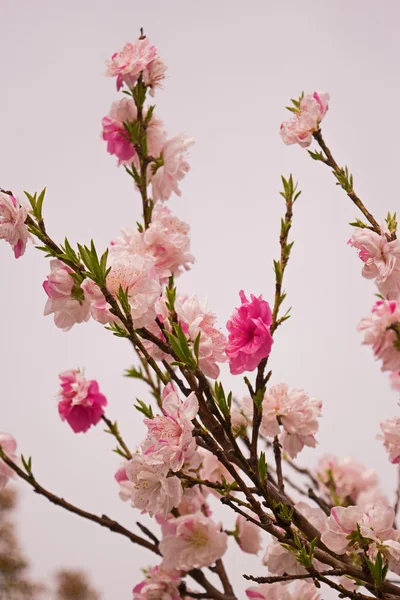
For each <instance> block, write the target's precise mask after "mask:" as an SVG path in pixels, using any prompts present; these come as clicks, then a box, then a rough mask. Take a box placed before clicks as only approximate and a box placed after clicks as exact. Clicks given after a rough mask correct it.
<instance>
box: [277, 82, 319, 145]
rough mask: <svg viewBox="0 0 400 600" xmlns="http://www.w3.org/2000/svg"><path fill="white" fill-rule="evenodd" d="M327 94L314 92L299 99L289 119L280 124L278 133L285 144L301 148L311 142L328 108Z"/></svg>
mask: <svg viewBox="0 0 400 600" xmlns="http://www.w3.org/2000/svg"><path fill="white" fill-rule="evenodd" d="M328 102H329V94H327V93H319V92H314V93H313V94H306V95H305V96H303V97H302V98H301V100H300V106H299V108H298V109H297V110H296V109H294V110H295V113H294V115H293V117H292V118H291V119H290V121H286V122H284V123H282V124H281V129H280V134H281V137H282V140H283V142H284V143H285V144H287V145H288V144H299V145H300V146H302V147H303V148H306V147H307V146H309V145H310V144H311V142H312V135H313V133H314V132H315V131H317V130H318V128H319V124H320V123H321V121H322V119H323V118H324V116H325V114H326V112H327V110H328Z"/></svg>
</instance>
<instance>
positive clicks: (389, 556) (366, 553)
mask: <svg viewBox="0 0 400 600" xmlns="http://www.w3.org/2000/svg"><path fill="white" fill-rule="evenodd" d="M166 70H167V67H166V65H165V63H164V62H163V60H162V58H161V57H160V55H159V52H158V49H157V48H156V47H155V46H154V45H152V44H151V42H150V40H149V39H148V38H147V37H146V36H145V35H143V33H142V34H141V35H140V37H139V39H138V40H136V41H135V42H134V43H128V44H126V45H125V46H124V47H123V48H122V50H121V51H120V52H116V53H115V54H114V55H113V56H112V57H111V59H110V61H109V62H108V65H107V72H106V75H108V76H109V77H113V78H115V80H116V88H117V92H120V96H119V99H118V100H116V101H115V102H114V103H113V104H112V106H111V109H110V110H109V112H108V113H107V115H106V116H105V117H104V118H103V120H102V137H103V140H104V141H105V142H106V144H107V151H108V152H109V154H111V155H113V156H115V157H116V159H117V164H118V165H120V166H121V167H122V170H123V171H124V172H125V173H126V174H127V176H128V177H130V178H131V180H132V185H133V186H134V187H135V189H136V191H137V193H138V197H140V198H141V212H142V219H141V220H140V221H138V222H137V226H136V228H133V229H132V228H126V229H123V230H122V232H121V235H120V236H119V237H118V236H117V237H113V239H112V241H111V242H110V244H109V247H108V248H107V249H105V251H104V252H102V253H99V252H98V250H97V248H96V246H95V243H94V242H93V241H91V242H90V243H89V244H86V245H85V244H83V243H82V244H78V245H77V247H75V248H74V247H72V246H71V244H70V243H69V241H68V239H67V238H65V240H64V242H63V243H59V242H57V241H55V240H54V239H53V238H52V237H51V235H50V233H49V232H48V229H47V227H46V225H45V221H44V217H43V202H44V198H45V192H44V191H42V192H41V193H34V194H26V196H27V200H28V202H29V204H24V203H22V202H21V201H20V200H18V199H17V198H16V196H15V195H14V194H13V193H12V192H11V191H5V190H2V191H1V192H0V237H1V238H3V239H4V240H6V241H7V242H9V244H10V245H11V247H12V249H13V252H14V255H15V257H16V258H19V257H21V256H22V255H23V254H24V252H25V249H26V247H27V245H28V244H29V243H31V244H34V245H36V247H37V248H38V249H39V250H42V251H44V252H45V254H46V257H48V258H50V259H51V260H50V265H49V268H50V273H49V275H48V277H47V279H46V281H45V282H44V284H43V288H44V292H45V294H46V295H47V300H46V303H45V308H44V314H45V315H50V314H53V315H54V323H55V326H56V327H58V328H59V329H62V330H63V331H68V330H70V329H71V328H72V327H75V326H77V325H80V326H82V327H83V326H84V325H83V324H84V323H85V322H87V321H88V320H89V319H90V318H92V319H94V320H95V321H97V322H98V323H99V324H100V325H102V326H104V327H106V329H108V330H109V331H110V332H111V333H112V334H114V335H115V336H117V337H120V338H123V339H125V341H127V342H129V343H130V344H131V345H132V347H133V350H134V351H135V353H136V356H137V364H136V366H135V367H133V368H132V369H131V370H130V371H129V372H128V375H129V376H130V377H133V378H136V379H140V380H142V381H143V382H145V383H146V384H147V386H148V388H149V392H150V395H151V397H152V402H151V403H150V404H147V403H146V402H144V401H142V400H139V401H138V404H137V405H136V409H137V411H138V416H139V415H141V416H142V417H144V425H145V427H146V429H147V435H146V437H145V439H144V440H142V442H141V443H140V444H139V446H138V447H131V446H130V445H129V444H128V443H127V442H126V441H125V440H126V438H124V436H123V434H122V433H121V430H120V426H119V425H118V424H117V423H116V422H114V421H113V420H112V419H111V417H110V414H109V412H108V411H109V409H108V402H107V399H106V398H105V396H104V395H103V394H102V393H101V391H100V390H101V382H100V384H99V383H98V382H97V381H96V380H92V379H89V378H88V377H87V376H86V374H85V373H84V372H83V371H80V370H77V369H73V368H71V365H66V367H68V368H69V370H66V371H65V372H63V373H61V374H60V391H59V404H58V411H59V415H60V417H61V419H62V420H63V421H66V423H67V424H68V425H69V426H70V428H71V429H72V432H74V433H86V434H87V435H90V429H91V427H94V426H96V425H97V424H98V423H100V421H103V423H105V424H106V426H107V432H108V433H110V434H112V435H113V436H114V437H115V440H116V443H117V448H116V451H117V453H118V454H119V455H120V458H121V462H120V464H119V465H116V472H115V475H114V479H115V486H116V493H118V490H119V495H120V497H121V500H123V501H125V502H129V503H130V504H131V505H132V507H133V508H136V509H137V510H139V511H141V513H146V514H148V515H150V517H152V518H153V520H154V528H152V529H151V530H150V528H147V527H144V526H140V530H141V534H143V535H139V533H138V532H134V531H131V530H128V529H126V528H125V527H123V526H122V525H120V524H119V523H118V522H117V521H116V520H114V519H110V518H108V517H105V516H97V515H95V514H93V513H90V512H88V511H87V510H84V509H82V508H80V507H78V506H75V505H73V504H71V503H70V502H68V501H67V500H65V499H64V498H62V497H61V496H58V495H56V494H55V493H54V492H52V491H50V490H48V489H47V488H46V487H44V486H43V485H42V484H41V483H40V482H39V481H38V480H37V479H36V477H35V474H34V472H33V470H32V460H31V459H30V458H29V459H27V458H26V457H24V456H23V455H21V456H20V457H19V455H18V454H17V445H16V441H15V440H14V438H13V437H12V436H11V435H10V434H8V433H3V434H0V458H1V462H0V486H1V487H4V486H5V485H6V483H7V481H8V479H10V478H11V477H19V478H21V479H23V480H24V481H25V482H26V483H27V484H28V485H30V486H31V487H32V488H33V489H34V490H35V491H36V492H37V493H38V494H40V495H42V496H44V497H45V498H47V499H48V500H50V501H51V502H52V503H54V504H56V505H58V506H60V507H62V508H64V509H65V510H67V511H69V512H71V513H74V514H75V515H78V516H79V517H81V518H83V519H88V520H90V521H92V522H94V523H97V524H98V525H100V526H103V527H105V528H108V529H110V530H111V531H113V532H114V533H116V534H119V535H122V536H125V537H127V538H128V539H129V540H130V541H131V542H132V543H133V544H137V545H139V546H142V547H143V548H145V549H147V550H148V551H149V552H153V553H154V554H155V555H156V556H157V560H158V563H157V564H156V565H155V566H153V567H149V568H147V569H145V570H144V575H143V579H142V580H141V581H135V582H132V585H133V591H132V595H133V596H132V597H133V599H134V600H146V599H147V600H150V599H152V600H156V599H159V600H176V599H177V598H190V597H193V598H209V599H215V600H234V599H235V598H238V595H237V591H235V589H234V588H233V586H232V583H231V579H230V569H229V564H227V562H226V559H225V553H226V551H227V548H228V546H229V545H230V544H236V545H237V547H238V549H240V551H242V552H245V553H250V554H254V555H259V554H260V553H261V552H262V556H261V557H260V558H261V560H260V573H256V574H254V575H249V574H245V575H244V577H245V578H246V579H247V580H250V581H251V582H252V583H251V584H249V587H248V589H247V591H246V593H247V596H248V597H249V598H259V599H266V600H282V599H283V600H319V599H320V598H321V594H322V593H323V591H322V590H323V586H328V587H330V588H332V589H333V590H335V591H336V592H337V593H338V595H339V597H341V598H343V597H348V598H353V599H354V600H360V599H363V598H367V597H370V596H371V595H372V596H376V597H378V598H387V599H389V598H390V599H392V598H395V597H400V587H399V586H398V585H396V584H395V583H394V582H393V581H392V579H391V576H390V573H395V574H397V575H400V533H399V530H398V529H397V527H396V512H397V505H398V502H397V503H396V504H395V506H391V504H390V501H389V499H388V498H387V497H386V496H385V495H384V494H383V493H382V492H381V490H380V489H379V487H378V481H377V476H376V474H375V473H374V472H373V471H371V470H370V469H368V468H367V467H366V466H364V465H361V464H358V463H356V462H355V461H353V460H352V459H351V458H346V457H340V456H335V455H326V456H324V457H322V458H320V460H319V461H318V462H316V464H315V465H314V466H312V467H310V468H306V467H304V466H301V465H299V464H298V463H297V462H296V461H297V458H298V456H299V454H301V452H302V450H303V448H304V447H305V446H308V447H310V448H315V446H316V445H317V440H318V427H319V419H320V418H321V408H322V403H321V401H320V400H319V399H316V398H313V397H312V396H311V395H310V394H309V393H308V392H306V391H305V390H301V389H297V388H296V387H291V386H289V385H288V384H287V383H286V382H280V381H275V380H274V377H273V373H272V372H271V371H268V369H267V366H268V360H269V356H270V354H271V352H276V351H278V349H276V348H275V344H274V342H275V337H276V333H277V330H278V328H280V327H281V326H282V325H283V324H284V322H285V321H286V320H287V319H288V318H289V317H290V314H289V310H284V309H283V304H284V302H285V298H286V293H285V292H284V289H283V280H284V276H285V273H286V269H287V266H288V262H289V259H290V254H291V251H292V246H293V242H292V241H290V230H291V226H292V220H293V208H294V205H295V203H297V201H298V199H299V196H300V191H299V190H298V188H297V185H296V184H295V183H294V181H293V178H292V176H290V177H288V178H285V177H282V183H283V190H282V191H281V192H280V194H281V196H282V198H283V201H284V212H283V217H282V220H281V224H280V232H279V242H280V256H279V257H278V258H277V259H276V260H274V262H273V265H274V273H275V296H274V298H272V299H270V302H268V301H267V299H265V298H263V297H262V296H256V295H253V294H251V293H250V291H249V290H246V291H244V290H238V293H239V298H240V304H239V305H238V306H237V307H236V308H235V307H234V306H232V316H231V318H230V319H229V321H228V322H227V324H226V333H224V330H221V329H220V325H219V324H218V322H217V317H216V315H215V314H214V313H213V312H211V311H210V310H209V308H208V307H207V305H206V304H205V303H204V302H203V301H202V300H200V299H199V298H197V297H196V296H195V295H192V296H184V295H182V294H180V293H179V290H178V286H177V280H178V278H179V277H180V276H181V275H183V273H184V272H185V271H186V270H188V269H190V268H191V265H192V264H193V262H194V257H193V255H192V252H191V248H190V236H189V226H188V225H187V224H186V223H183V222H182V221H181V220H180V219H179V218H178V217H177V216H175V215H173V214H172V213H171V211H170V209H169V208H168V206H167V204H166V202H167V201H168V199H169V198H170V197H171V195H172V194H175V195H178V196H180V195H181V187H180V186H181V181H182V180H183V179H184V178H185V176H186V175H187V173H188V171H189V162H188V151H189V149H190V147H191V145H192V144H193V140H192V139H191V138H189V137H187V136H185V135H183V134H178V135H175V136H173V137H170V136H169V134H168V132H167V131H166V128H165V126H164V124H163V121H162V120H161V118H160V117H159V115H158V114H157V111H156V108H155V106H154V105H153V104H147V103H146V101H148V100H150V98H149V97H154V96H155V95H156V94H158V93H159V90H160V88H162V87H163V84H164V80H165V73H166ZM328 103H329V95H328V94H327V93H318V92H314V93H311V94H302V95H301V96H300V98H299V99H298V100H292V106H290V107H288V108H289V111H290V112H291V113H292V116H291V119H290V120H289V121H287V122H285V123H283V124H282V125H281V129H280V133H281V137H282V140H283V142H284V143H285V144H298V145H299V146H301V147H302V148H308V147H309V146H310V145H311V144H312V143H315V144H316V148H314V149H313V150H307V152H308V153H309V155H310V157H311V158H312V159H314V160H315V161H317V162H321V163H323V164H325V165H326V166H328V167H329V169H330V170H331V171H332V173H333V175H334V177H335V179H336V183H337V184H338V185H339V186H340V187H341V188H342V189H343V190H344V192H345V193H346V194H347V196H348V197H349V198H350V200H351V201H352V202H353V204H354V205H355V206H356V207H357V209H358V210H359V211H360V212H361V213H362V217H361V218H357V219H356V220H355V222H354V223H352V224H351V225H352V227H353V229H354V231H353V233H352V236H351V239H350V241H349V245H350V246H351V247H353V248H354V249H355V250H356V251H357V252H358V255H359V257H360V259H361V261H362V263H363V266H362V275H363V277H366V278H368V279H372V280H374V282H375V284H376V286H377V288H378V292H379V299H378V300H377V301H376V302H375V305H374V306H373V308H372V311H371V314H370V315H368V316H366V317H364V318H363V319H361V321H360V323H359V326H358V328H359V330H360V332H362V333H363V335H364V340H363V343H364V344H367V345H371V346H372V349H373V352H374V355H375V356H376V358H377V359H378V360H379V361H381V368H382V370H383V371H389V373H390V378H391V382H392V385H393V387H394V388H395V389H400V304H399V303H400V297H399V294H400V243H399V241H398V240H397V234H396V230H397V222H396V215H395V214H394V215H392V214H390V213H388V214H387V216H386V218H384V219H381V221H380V222H378V221H376V220H375V218H374V216H373V215H372V214H371V213H370V212H369V211H368V210H367V208H366V207H365V205H364V203H363V202H362V200H361V199H360V198H359V197H358V195H357V194H356V192H355V190H354V184H353V177H352V175H351V174H350V173H349V171H348V169H347V167H340V166H339V165H338V163H337V162H336V160H335V159H334V158H333V155H332V153H331V151H330V149H329V148H328V146H327V144H326V142H325V140H324V138H323V135H322V130H321V124H322V121H323V119H324V118H325V116H326V114H327V111H328ZM379 223H380V224H379ZM112 235H115V232H112V233H110V237H111V236H112ZM223 363H228V365H229V369H230V372H231V373H232V374H233V375H236V376H238V382H239V383H240V385H241V386H242V397H241V398H233V395H232V392H231V391H229V390H228V389H227V388H226V385H224V384H223V382H222V381H221V380H220V365H221V364H223ZM72 432H71V435H72ZM381 432H382V433H381V434H380V439H382V441H383V445H384V447H385V449H386V450H387V452H388V454H389V460H390V461H391V462H392V463H393V464H397V463H400V417H396V416H394V417H392V418H389V419H387V420H385V421H383V422H382V423H381ZM377 433H378V432H377ZM111 479H112V476H111V474H110V481H111ZM215 499H218V500H219V501H220V502H221V503H222V505H223V506H224V507H225V510H226V512H227V513H228V512H231V513H232V514H234V515H235V525H234V529H228V528H227V525H226V524H225V523H224V522H219V521H217V520H216V519H215V518H214V516H213V515H212V512H211V505H212V502H215ZM145 566H146V565H145ZM210 571H211V572H212V576H210Z"/></svg>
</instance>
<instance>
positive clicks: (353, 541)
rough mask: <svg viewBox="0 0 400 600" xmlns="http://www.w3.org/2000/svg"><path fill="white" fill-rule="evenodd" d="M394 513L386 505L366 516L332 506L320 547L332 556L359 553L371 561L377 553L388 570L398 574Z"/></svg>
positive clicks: (356, 510)
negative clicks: (326, 549) (387, 565)
mask: <svg viewBox="0 0 400 600" xmlns="http://www.w3.org/2000/svg"><path fill="white" fill-rule="evenodd" d="M394 516H395V513H394V510H393V508H392V507H391V506H387V505H386V504H376V505H375V506H374V507H373V508H371V509H370V510H369V511H368V512H366V513H365V512H363V511H362V510H361V509H360V508H359V507H358V506H348V507H347V508H345V507H343V506H335V507H334V508H332V510H331V515H330V517H328V519H327V525H328V528H327V530H326V531H325V532H324V533H323V534H322V537H321V539H322V541H323V543H324V544H325V545H326V546H327V547H328V548H329V549H330V550H333V552H336V553H337V554H342V553H343V552H362V551H363V550H365V548H366V547H367V555H368V556H369V558H370V559H372V560H375V558H376V555H377V554H378V551H380V552H381V553H382V554H383V556H384V559H385V560H386V561H387V562H388V563H389V568H390V569H391V570H392V571H393V572H394V573H397V574H399V573H400V541H399V540H400V535H399V532H398V531H397V530H396V529H394V528H393V521H394Z"/></svg>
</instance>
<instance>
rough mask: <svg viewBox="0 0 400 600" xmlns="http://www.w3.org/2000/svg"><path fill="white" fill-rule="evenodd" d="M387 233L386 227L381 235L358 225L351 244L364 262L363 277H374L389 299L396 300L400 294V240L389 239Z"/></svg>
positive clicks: (381, 290) (350, 241)
mask: <svg viewBox="0 0 400 600" xmlns="http://www.w3.org/2000/svg"><path fill="white" fill-rule="evenodd" d="M386 233H387V230H386V228H384V227H382V232H381V234H380V235H379V234H378V233H376V232H375V231H371V230H370V229H366V228H365V229H364V228H360V227H357V228H356V229H355V230H354V233H353V235H352V237H351V239H350V240H349V244H350V245H351V246H354V248H356V249H357V251H358V256H359V257H360V258H361V260H362V262H363V263H364V266H363V269H362V274H363V277H365V278H366V279H374V280H375V283H376V285H377V286H378V289H379V291H380V293H381V294H382V295H383V296H384V297H385V298H386V299H387V300H396V299H397V297H398V296H399V294H400V241H399V240H397V239H396V240H392V241H388V239H387V237H386Z"/></svg>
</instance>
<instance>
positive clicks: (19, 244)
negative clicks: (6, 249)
mask: <svg viewBox="0 0 400 600" xmlns="http://www.w3.org/2000/svg"><path fill="white" fill-rule="evenodd" d="M27 216H28V209H27V208H26V207H25V206H22V205H20V204H18V202H17V200H16V198H14V196H13V195H12V194H11V193H7V192H2V191H0V240H5V241H6V242H8V243H9V244H10V245H11V247H12V249H13V251H14V256H15V258H20V256H22V255H23V254H24V252H25V248H26V244H27V242H28V240H29V239H30V235H29V232H28V228H27V226H26V225H25V221H26V217H27Z"/></svg>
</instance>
